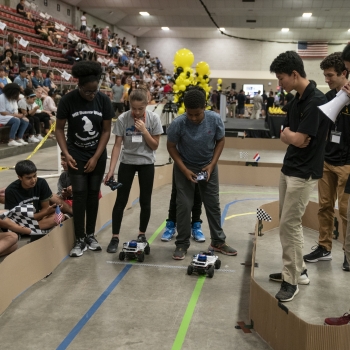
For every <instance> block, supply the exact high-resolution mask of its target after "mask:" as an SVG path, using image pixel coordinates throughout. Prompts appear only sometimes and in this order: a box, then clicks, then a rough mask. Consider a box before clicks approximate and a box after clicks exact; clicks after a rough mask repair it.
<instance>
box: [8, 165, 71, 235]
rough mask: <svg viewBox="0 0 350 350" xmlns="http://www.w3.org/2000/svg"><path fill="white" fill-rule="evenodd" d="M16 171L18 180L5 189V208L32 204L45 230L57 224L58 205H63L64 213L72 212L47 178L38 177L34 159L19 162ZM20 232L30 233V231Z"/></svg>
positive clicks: (41, 227) (36, 217)
mask: <svg viewBox="0 0 350 350" xmlns="http://www.w3.org/2000/svg"><path fill="white" fill-rule="evenodd" d="M15 171H16V174H17V176H18V180H16V181H14V182H12V183H11V184H10V185H9V186H8V187H7V188H6V190H5V209H8V210H11V209H13V208H14V207H16V206H18V205H22V204H32V205H33V206H34V208H35V209H36V213H35V214H34V219H35V220H37V221H38V223H39V227H40V229H43V230H47V229H51V228H52V227H54V226H56V225H57V223H56V222H55V220H54V216H55V209H56V206H57V205H60V206H61V211H62V213H69V214H72V208H71V207H69V205H68V204H66V203H64V201H63V200H62V199H60V198H59V197H58V196H57V195H53V194H52V192H51V189H50V187H49V185H48V183H47V182H46V180H45V179H42V178H40V177H39V178H38V177H37V173H36V172H37V169H36V166H35V164H34V163H33V162H32V161H30V160H22V161H20V162H18V163H17V164H16V167H15ZM5 228H8V229H10V227H5ZM16 232H17V231H16ZM19 233H21V234H30V232H28V233H26V232H23V233H22V232H19Z"/></svg>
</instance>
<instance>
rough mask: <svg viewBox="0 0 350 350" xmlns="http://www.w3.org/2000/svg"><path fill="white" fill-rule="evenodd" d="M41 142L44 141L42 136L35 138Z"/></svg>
mask: <svg viewBox="0 0 350 350" xmlns="http://www.w3.org/2000/svg"><path fill="white" fill-rule="evenodd" d="M35 137H36V138H37V139H38V140H39V141H41V140H42V139H43V137H42V136H41V135H36V136H35Z"/></svg>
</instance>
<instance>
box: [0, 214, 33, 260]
mask: <svg viewBox="0 0 350 350" xmlns="http://www.w3.org/2000/svg"><path fill="white" fill-rule="evenodd" d="M5 220H8V221H11V220H10V219H7V218H6V219H5ZM3 226H7V225H6V224H5V225H4V223H3V220H2V219H1V218H0V256H4V255H8V254H11V253H13V252H14V251H15V250H16V249H17V248H18V246H17V242H18V236H17V235H16V233H14V232H12V231H8V230H7V229H6V228H5V227H3ZM3 230H4V231H3ZM28 230H29V229H28Z"/></svg>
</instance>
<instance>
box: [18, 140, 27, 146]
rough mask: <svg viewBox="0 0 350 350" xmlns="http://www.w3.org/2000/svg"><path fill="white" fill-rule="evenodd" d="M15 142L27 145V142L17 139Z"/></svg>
mask: <svg viewBox="0 0 350 350" xmlns="http://www.w3.org/2000/svg"><path fill="white" fill-rule="evenodd" d="M16 142H18V143H21V144H22V145H28V142H25V141H24V140H23V139H18V140H16Z"/></svg>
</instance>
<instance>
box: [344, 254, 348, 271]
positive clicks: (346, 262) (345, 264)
mask: <svg viewBox="0 0 350 350" xmlns="http://www.w3.org/2000/svg"><path fill="white" fill-rule="evenodd" d="M343 270H344V271H350V266H349V262H348V260H347V259H346V255H345V254H344V263H343Z"/></svg>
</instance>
